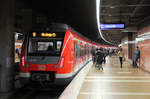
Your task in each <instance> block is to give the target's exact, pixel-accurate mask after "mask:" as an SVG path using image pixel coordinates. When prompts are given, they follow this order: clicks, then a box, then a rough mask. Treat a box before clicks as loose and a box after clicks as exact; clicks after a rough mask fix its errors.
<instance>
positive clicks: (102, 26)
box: [100, 24, 125, 30]
mask: <svg viewBox="0 0 150 99" xmlns="http://www.w3.org/2000/svg"><path fill="white" fill-rule="evenodd" d="M100 29H101V30H114V29H125V24H100Z"/></svg>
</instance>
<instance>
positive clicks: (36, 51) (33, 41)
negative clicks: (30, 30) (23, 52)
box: [28, 38, 63, 56]
mask: <svg viewBox="0 0 150 99" xmlns="http://www.w3.org/2000/svg"><path fill="white" fill-rule="evenodd" d="M62 43H63V42H62V41H57V40H54V39H41V38H38V39H37V38H30V39H29V45H28V55H31V56H45V55H46V56H60V54H61V49H62Z"/></svg>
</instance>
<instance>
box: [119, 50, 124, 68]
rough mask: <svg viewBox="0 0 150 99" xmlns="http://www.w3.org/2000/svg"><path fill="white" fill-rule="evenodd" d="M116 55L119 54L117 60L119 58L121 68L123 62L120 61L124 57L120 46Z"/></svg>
mask: <svg viewBox="0 0 150 99" xmlns="http://www.w3.org/2000/svg"><path fill="white" fill-rule="evenodd" d="M118 56H119V60H120V68H122V63H123V62H122V61H123V59H125V57H124V52H123V50H122V48H120V50H119V51H118Z"/></svg>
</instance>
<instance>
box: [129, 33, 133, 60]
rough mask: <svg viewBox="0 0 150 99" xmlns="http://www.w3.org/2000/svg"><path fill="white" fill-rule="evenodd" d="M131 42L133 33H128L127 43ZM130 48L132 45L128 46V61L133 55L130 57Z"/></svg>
mask: <svg viewBox="0 0 150 99" xmlns="http://www.w3.org/2000/svg"><path fill="white" fill-rule="evenodd" d="M132 40H133V33H128V41H132ZM132 47H133V44H130V43H129V44H128V54H129V55H128V58H129V59H132V57H133V55H132V51H133V50H132Z"/></svg>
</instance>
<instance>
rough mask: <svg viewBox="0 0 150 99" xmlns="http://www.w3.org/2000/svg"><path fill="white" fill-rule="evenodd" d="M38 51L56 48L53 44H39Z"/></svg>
mask: <svg viewBox="0 0 150 99" xmlns="http://www.w3.org/2000/svg"><path fill="white" fill-rule="evenodd" d="M37 44H38V48H37V50H38V51H46V50H50V49H52V48H54V44H53V42H38V43H37Z"/></svg>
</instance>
